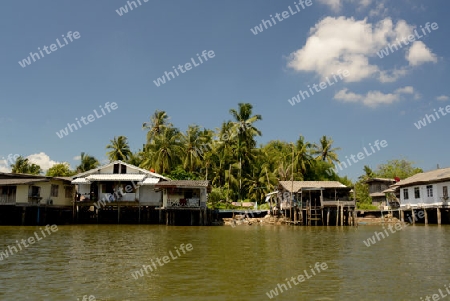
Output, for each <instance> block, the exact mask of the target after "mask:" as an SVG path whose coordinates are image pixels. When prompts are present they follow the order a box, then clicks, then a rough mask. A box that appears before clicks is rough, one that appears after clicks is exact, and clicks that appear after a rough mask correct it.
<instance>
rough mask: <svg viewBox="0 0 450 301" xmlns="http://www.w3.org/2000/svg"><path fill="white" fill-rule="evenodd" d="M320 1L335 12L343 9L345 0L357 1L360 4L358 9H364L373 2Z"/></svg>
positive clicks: (360, 0) (369, 0)
mask: <svg viewBox="0 0 450 301" xmlns="http://www.w3.org/2000/svg"><path fill="white" fill-rule="evenodd" d="M319 2H320V3H322V4H325V5H328V6H329V7H330V8H331V9H332V10H333V11H335V12H339V11H340V10H341V8H342V6H343V4H344V2H347V3H355V4H356V5H358V9H364V8H366V7H368V6H369V5H370V4H372V0H319Z"/></svg>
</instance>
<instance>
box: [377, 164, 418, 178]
mask: <svg viewBox="0 0 450 301" xmlns="http://www.w3.org/2000/svg"><path fill="white" fill-rule="evenodd" d="M413 165H414V162H412V161H408V160H405V159H394V160H389V161H388V162H387V163H385V164H380V165H379V166H378V168H377V169H376V171H375V172H374V173H375V174H376V176H377V177H380V178H389V179H393V178H395V177H399V178H400V179H402V180H403V179H406V178H408V177H411V176H413V175H415V174H417V173H420V172H423V170H422V169H420V168H418V167H414V166H413Z"/></svg>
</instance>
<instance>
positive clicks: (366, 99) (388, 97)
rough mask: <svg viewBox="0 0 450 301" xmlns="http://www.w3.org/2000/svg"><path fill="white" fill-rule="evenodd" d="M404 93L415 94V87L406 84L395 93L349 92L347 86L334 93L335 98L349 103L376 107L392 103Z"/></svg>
mask: <svg viewBox="0 0 450 301" xmlns="http://www.w3.org/2000/svg"><path fill="white" fill-rule="evenodd" d="M403 94H414V88H413V87H411V86H406V87H403V88H400V89H397V90H395V91H394V92H393V93H387V94H385V93H382V92H380V91H369V92H368V93H367V94H356V93H353V92H349V91H348V89H347V88H345V89H342V90H340V91H339V92H337V93H336V94H335V95H334V99H336V100H339V101H342V102H347V103H362V104H364V105H365V106H368V107H372V108H375V107H377V106H379V105H381V104H392V103H394V102H397V101H399V100H401V99H402V95H403Z"/></svg>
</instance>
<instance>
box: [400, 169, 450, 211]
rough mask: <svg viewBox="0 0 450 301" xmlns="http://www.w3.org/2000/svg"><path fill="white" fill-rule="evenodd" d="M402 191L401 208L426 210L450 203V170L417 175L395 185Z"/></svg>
mask: <svg viewBox="0 0 450 301" xmlns="http://www.w3.org/2000/svg"><path fill="white" fill-rule="evenodd" d="M394 186H395V187H398V188H399V189H400V207H401V208H403V209H405V208H406V209H407V208H426V207H436V206H445V205H448V203H449V201H448V200H449V189H450V168H443V169H436V170H433V171H429V172H424V173H420V174H416V175H414V176H412V177H409V178H407V179H404V180H402V181H400V182H398V183H396V184H395V185H394Z"/></svg>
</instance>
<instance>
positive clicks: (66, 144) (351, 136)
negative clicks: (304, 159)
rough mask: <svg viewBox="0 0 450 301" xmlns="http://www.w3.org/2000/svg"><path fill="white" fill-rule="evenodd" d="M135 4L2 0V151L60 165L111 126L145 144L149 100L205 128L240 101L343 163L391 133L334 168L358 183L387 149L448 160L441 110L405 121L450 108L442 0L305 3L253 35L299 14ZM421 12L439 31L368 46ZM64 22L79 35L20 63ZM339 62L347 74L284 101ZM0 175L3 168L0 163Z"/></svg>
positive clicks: (273, 6) (277, 7) (427, 160)
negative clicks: (176, 70)
mask: <svg viewBox="0 0 450 301" xmlns="http://www.w3.org/2000/svg"><path fill="white" fill-rule="evenodd" d="M140 2H141V5H139V4H138V7H137V8H134V9H133V10H130V9H129V8H128V10H129V11H128V13H124V14H123V15H122V16H119V14H118V13H117V12H116V10H118V9H119V8H120V7H123V6H125V5H127V1H123V0H108V1H95V2H93V1H68V0H60V1H57V2H55V1H39V2H36V1H29V0H24V1H19V2H18V1H8V2H6V3H4V4H3V9H2V11H1V12H0V32H1V36H2V37H3V41H2V42H3V47H2V48H1V50H0V54H1V55H0V64H1V66H2V68H1V71H0V76H1V78H0V79H1V80H0V99H1V105H2V109H1V110H0V130H1V133H2V138H3V139H1V147H0V160H1V159H2V157H6V156H8V154H20V155H23V156H30V159H31V160H32V161H33V160H34V161H35V162H36V163H38V164H40V165H41V166H42V167H43V168H44V169H47V168H48V167H49V166H51V165H52V164H54V163H55V162H64V161H66V162H69V163H70V164H71V166H72V167H75V166H76V165H77V164H78V163H79V161H77V160H76V159H74V158H76V156H79V155H80V153H81V152H83V151H84V152H87V153H88V154H90V155H94V156H96V157H97V158H98V159H99V160H101V161H103V160H106V149H105V147H106V145H107V144H108V143H109V141H110V140H111V139H113V138H114V136H119V135H125V136H126V137H128V139H129V142H130V145H131V147H132V149H133V151H136V150H137V149H138V148H141V147H142V144H143V143H144V142H145V134H146V133H145V132H144V131H143V130H142V129H141V126H142V123H143V122H145V121H148V120H149V117H150V115H151V114H153V112H154V111H155V110H165V111H166V112H167V113H168V114H169V116H170V117H171V122H172V123H173V124H174V125H175V126H177V127H179V128H180V129H181V130H183V131H184V130H185V129H186V128H187V126H188V125H189V124H194V123H195V124H198V125H200V126H204V127H207V128H212V129H214V128H216V127H219V126H220V125H221V123H222V122H223V121H225V120H228V119H229V118H230V115H229V109H230V108H236V107H237V104H238V103H239V102H249V103H252V104H253V106H254V113H255V114H261V115H262V117H263V120H262V121H260V122H258V123H257V124H256V125H257V127H258V128H259V129H261V131H262V133H263V136H262V137H260V138H258V141H259V142H260V143H266V142H268V141H270V140H273V139H279V140H285V141H294V140H296V139H297V138H298V136H299V135H300V134H302V135H304V136H305V137H306V139H307V140H309V141H312V142H316V141H318V140H319V139H320V137H321V136H322V135H327V136H331V137H332V138H333V139H334V141H335V146H337V147H341V148H342V150H341V151H340V152H339V155H340V157H341V159H343V158H344V157H345V156H350V155H351V154H354V155H356V154H357V153H358V152H360V151H362V149H363V147H368V146H369V143H372V144H373V143H374V141H375V140H386V141H387V143H388V146H387V147H386V148H382V149H381V150H380V151H378V152H377V153H374V154H372V155H371V156H370V157H367V158H365V159H364V160H361V161H359V162H358V163H356V164H354V165H353V166H351V167H349V168H347V169H345V170H344V171H342V172H340V175H348V176H350V177H351V178H353V179H354V178H356V177H357V176H358V175H360V174H361V172H362V168H363V166H364V165H369V166H371V167H373V168H375V167H376V166H377V165H378V164H380V163H384V162H386V161H387V160H390V159H396V158H407V159H409V160H412V161H415V162H416V163H417V165H418V166H419V167H421V168H423V169H424V170H430V169H433V168H435V166H436V164H439V165H440V166H441V167H448V166H450V157H449V156H448V153H447V152H446V149H448V146H449V142H448V140H449V135H448V128H449V124H450V116H443V115H441V117H440V119H438V120H436V121H432V122H430V123H428V124H427V126H426V127H422V128H421V129H417V127H416V126H415V125H414V123H417V122H418V120H419V119H423V118H424V117H425V114H433V109H439V108H440V107H443V108H445V107H446V106H447V105H450V101H449V96H450V88H449V85H448V78H449V77H450V76H449V51H448V49H449V41H448V36H449V28H450V26H449V21H448V18H447V16H446V12H447V11H448V9H449V8H450V7H449V6H450V3H448V1H444V0H435V1H433V2H426V1H421V2H420V1H413V0H396V1H383V0H316V1H314V0H312V1H311V3H312V5H311V6H309V7H308V6H305V8H304V9H303V8H302V9H301V10H300V12H297V13H296V14H295V15H290V16H289V17H288V18H287V19H284V20H283V21H277V24H274V25H273V26H272V27H270V26H268V28H267V29H264V30H263V31H262V32H260V33H259V34H257V35H255V34H253V33H252V31H251V30H250V29H251V28H254V27H255V26H259V25H260V23H261V22H262V20H263V19H264V20H269V18H270V17H269V16H270V15H273V16H274V15H275V14H276V13H280V14H281V13H282V12H283V11H288V10H289V8H288V7H289V6H291V8H292V9H294V10H295V8H294V7H295V5H294V1H287V0H281V1H263V2H261V1H237V0H230V1H206V0H202V1H195V0H193V1H152V0H150V1H148V2H144V0H140ZM136 3H138V2H137V1H136ZM299 7H300V6H299ZM300 8H301V7H300ZM289 14H290V13H289ZM427 22H430V23H429V24H431V23H433V22H435V23H437V25H438V29H436V30H431V31H430V32H429V33H428V34H427V35H426V36H423V37H421V38H416V39H415V41H413V42H411V43H409V45H408V46H406V45H405V46H404V47H402V48H401V49H399V50H398V51H394V52H392V53H390V55H389V56H387V57H384V58H380V57H379V56H378V55H377V51H379V50H380V49H382V48H384V47H386V46H387V45H388V43H394V42H395V41H396V39H397V38H399V39H401V38H403V37H408V35H409V34H411V33H413V32H414V28H417V29H419V30H420V26H422V27H425V25H426V24H427ZM69 31H72V32H75V31H78V32H79V34H80V37H79V39H73V41H72V42H68V44H66V45H65V46H64V47H63V48H60V49H58V50H56V51H55V52H51V53H50V54H45V56H44V57H42V58H41V59H39V60H36V62H32V61H31V64H30V65H28V66H26V67H25V68H22V67H21V65H20V64H19V63H18V62H19V61H22V60H23V59H26V58H27V57H28V56H29V55H30V52H38V47H40V48H41V49H42V48H43V47H44V46H46V45H47V47H50V45H51V44H53V43H56V42H55V41H56V39H57V38H59V39H60V42H62V41H63V40H62V37H61V36H62V35H65V36H67V33H68V32H69ZM419 32H420V31H419ZM62 43H63V44H64V42H62ZM203 50H207V51H208V50H212V51H214V53H215V57H214V58H212V59H209V60H208V61H207V62H204V63H203V64H201V65H200V66H197V67H195V68H193V69H192V70H189V71H187V72H186V73H184V74H180V76H178V77H176V78H175V79H173V80H171V81H168V82H167V83H166V84H164V85H161V86H160V87H157V86H156V85H155V84H154V83H153V81H154V80H156V79H157V78H158V77H161V76H162V75H163V74H164V72H165V71H173V69H172V66H177V65H178V64H182V65H184V64H185V63H188V62H190V61H191V58H194V59H196V54H197V53H201V52H202V51H203ZM339 69H342V70H344V69H345V70H348V71H349V74H350V75H349V76H348V77H346V78H344V79H342V80H339V81H338V82H336V83H335V84H334V85H333V86H327V87H326V88H325V89H322V90H320V92H318V93H315V95H311V96H310V97H309V98H306V99H304V100H302V101H301V102H300V103H296V104H295V105H294V106H292V105H291V104H290V103H289V101H288V99H291V98H292V97H294V96H296V95H297V94H298V93H299V90H303V91H306V90H307V86H308V85H310V86H312V85H314V84H317V85H319V84H320V82H321V81H323V80H324V78H325V77H326V76H330V75H331V74H332V73H336V72H338V70H339ZM106 102H110V103H112V102H115V103H117V106H118V108H117V109H116V110H112V111H111V112H110V113H106V115H104V116H102V117H101V118H98V119H95V121H93V122H91V123H89V124H87V125H83V126H82V127H81V128H79V129H78V130H76V131H74V132H72V133H70V134H68V135H67V136H65V137H64V138H59V137H58V136H57V135H56V132H59V131H60V130H61V129H64V128H65V127H66V126H67V123H74V122H75V118H78V119H80V118H81V117H82V116H85V117H87V116H88V115H89V114H93V110H94V109H97V111H98V112H100V111H99V106H102V107H103V106H104V105H105V103H106ZM0 171H7V168H6V166H5V165H4V162H0Z"/></svg>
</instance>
